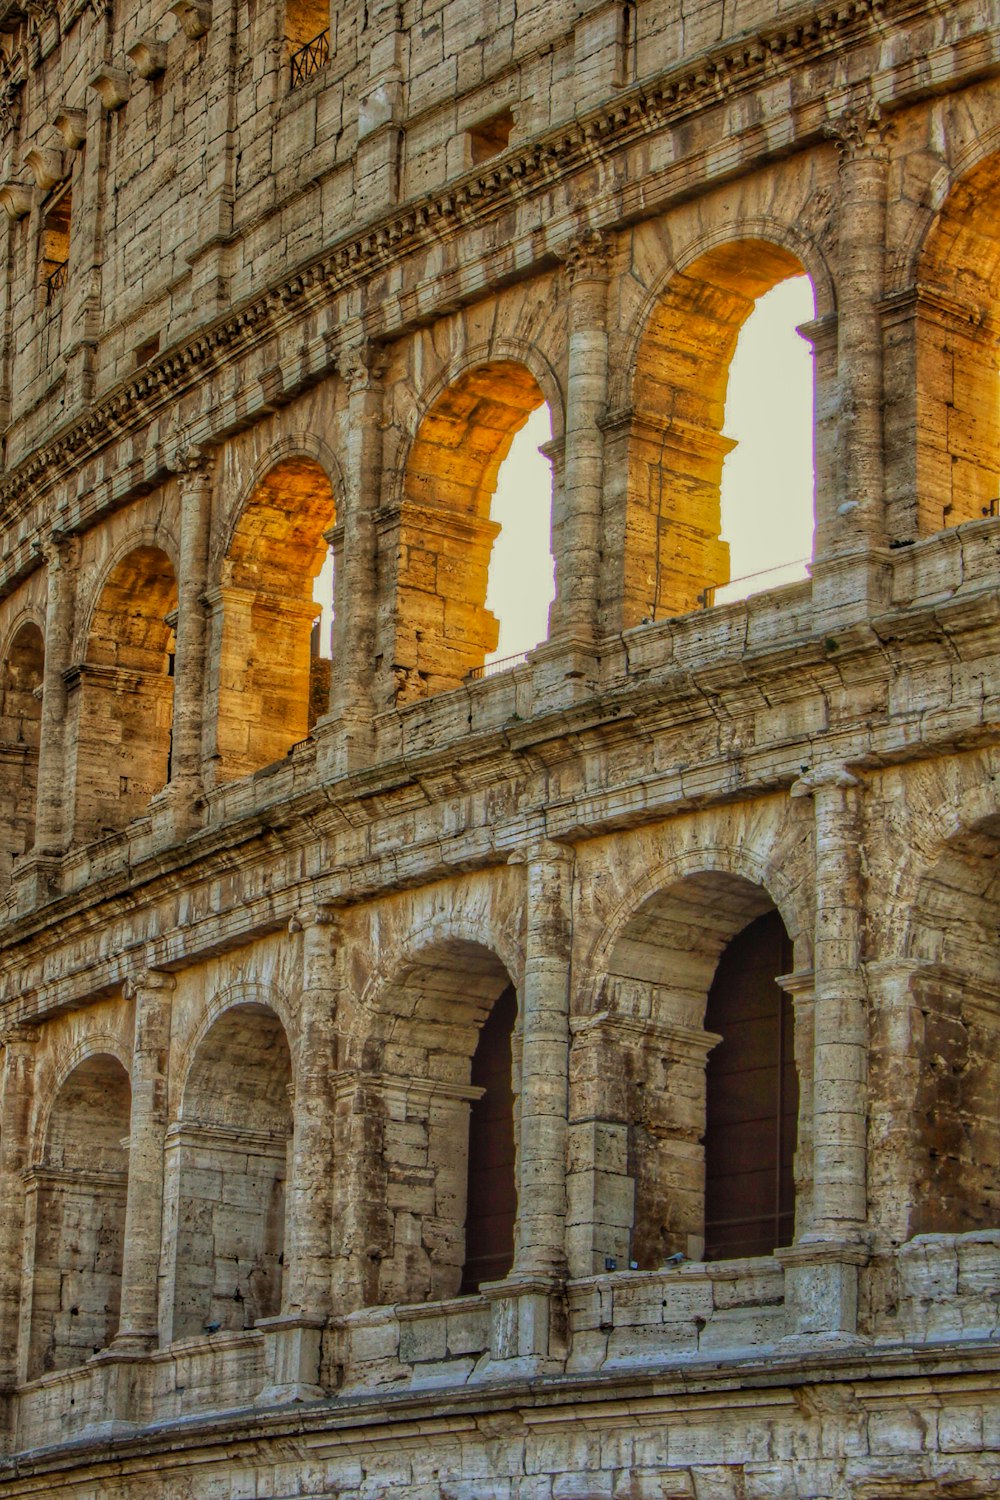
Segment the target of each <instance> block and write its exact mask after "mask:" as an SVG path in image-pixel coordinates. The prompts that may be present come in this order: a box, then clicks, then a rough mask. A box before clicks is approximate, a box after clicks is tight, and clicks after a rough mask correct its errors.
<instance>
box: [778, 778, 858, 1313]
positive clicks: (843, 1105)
mask: <svg viewBox="0 0 1000 1500" xmlns="http://www.w3.org/2000/svg"><path fill="white" fill-rule="evenodd" d="M791 794H792V796H793V797H806V796H811V797H812V799H813V817H814V823H815V851H816V852H815V861H816V877H815V878H816V927H815V936H814V971H813V1000H812V1017H813V1086H812V1098H813V1120H812V1136H813V1139H812V1180H813V1201H812V1216H811V1223H810V1225H809V1227H808V1228H807V1230H806V1233H805V1234H804V1235H802V1237H801V1239H800V1240H799V1242H798V1244H797V1245H795V1246H793V1247H791V1249H790V1250H788V1251H782V1252H780V1254H779V1258H780V1259H781V1260H782V1261H783V1263H784V1264H785V1266H786V1270H787V1271H789V1272H790V1273H791V1277H790V1287H789V1304H790V1307H791V1310H792V1314H793V1319H794V1321H795V1323H796V1329H797V1332H799V1333H842V1334H847V1335H849V1336H851V1335H853V1334H854V1332H855V1329H856V1325H857V1305H858V1267H859V1266H860V1265H863V1264H864V1263H865V1261H866V1260H867V1257H868V1242H867V1227H868V1193H867V1140H866V1130H867V1094H868V1090H867V1082H868V1005H867V994H866V990H865V981H864V977H863V975H862V972H861V962H862V951H863V950H862V937H863V926H864V884H863V878H862V870H861V840H862V826H861V808H860V798H861V788H860V784H859V782H858V779H857V777H856V776H854V775H853V774H852V773H851V772H850V771H849V770H848V769H847V768H846V766H836V765H832V766H821V767H819V768H817V770H815V771H811V772H809V773H807V774H806V775H805V776H803V777H801V778H800V779H799V780H798V781H797V782H795V784H794V785H793V787H792V789H791Z"/></svg>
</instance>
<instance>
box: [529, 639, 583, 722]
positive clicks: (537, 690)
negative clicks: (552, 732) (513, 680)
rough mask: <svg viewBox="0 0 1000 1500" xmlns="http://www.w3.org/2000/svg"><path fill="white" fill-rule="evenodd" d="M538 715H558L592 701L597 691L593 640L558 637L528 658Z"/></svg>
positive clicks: (537, 648) (533, 698)
mask: <svg viewBox="0 0 1000 1500" xmlns="http://www.w3.org/2000/svg"><path fill="white" fill-rule="evenodd" d="M528 664H529V666H530V667H531V695H532V706H533V712H534V713H535V714H544V713H555V712H558V710H560V709H564V708H570V707H572V706H573V705H574V704H577V703H582V702H584V701H585V700H586V699H587V698H592V697H593V696H594V694H595V693H596V692H597V689H598V666H597V650H596V648H595V646H594V643H593V641H585V640H575V639H572V638H570V637H563V638H559V637H557V638H556V639H555V640H551V641H544V642H543V643H542V645H540V646H536V647H535V649H534V651H532V652H531V654H530V656H529V657H528Z"/></svg>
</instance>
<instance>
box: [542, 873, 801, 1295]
mask: <svg viewBox="0 0 1000 1500" xmlns="http://www.w3.org/2000/svg"><path fill="white" fill-rule="evenodd" d="M792 968H793V963H792V954H791V945H790V943H789V940H788V937H787V935H786V930H785V927H784V925H783V922H782V919H781V916H780V915H779V913H778V912H777V911H776V909H775V907H774V904H773V902H772V901H771V899H770V897H769V896H768V894H767V892H766V891H765V890H764V889H763V888H762V887H760V886H759V885H755V884H754V883H752V882H751V881H749V880H745V879H743V878H742V877H739V876H736V875H732V874H728V873H723V872H717V871H712V872H707V871H706V872H700V873H698V874H692V875H689V876H686V877H685V878H684V879H682V880H680V881H677V882H675V883H673V884H671V885H669V886H667V887H666V888H664V889H663V890H660V891H658V892H656V893H655V894H654V895H652V896H650V897H648V898H647V900H646V901H644V902H643V903H642V904H641V905H640V906H639V907H638V908H637V910H636V911H635V912H634V913H633V914H632V916H631V917H630V918H629V920H628V921H627V922H626V923H625V925H624V927H623V928H622V930H621V932H620V933H619V935H618V936H617V938H616V940H615V942H614V945H613V947H612V950H611V953H610V955H609V958H608V960H607V972H606V975H605V978H604V980H603V981H602V992H601V995H600V1000H599V1006H598V1011H597V1014H596V1015H595V1016H594V1017H593V1019H592V1021H591V1022H590V1024H588V1025H587V1026H584V1027H582V1028H581V1029H580V1030H579V1032H578V1034H577V1036H576V1038H575V1040H574V1060H573V1065H572V1067H573V1080H574V1083H573V1089H572V1095H573V1099H574V1114H573V1117H572V1118H571V1122H570V1136H571V1142H572V1145H571V1156H572V1160H573V1167H572V1169H571V1172H570V1176H569V1181H568V1193H569V1198H570V1206H571V1220H572V1223H573V1226H574V1229H573V1235H574V1256H575V1258H576V1264H577V1265H578V1266H579V1267H580V1270H579V1274H585V1272H586V1271H587V1270H588V1269H589V1270H590V1271H599V1270H601V1269H602V1267H603V1266H604V1263H605V1261H608V1260H610V1261H614V1262H615V1264H616V1265H617V1266H618V1267H624V1266H626V1265H629V1264H630V1263H632V1264H634V1265H636V1266H637V1267H638V1269H639V1270H644V1271H645V1270H656V1269H658V1268H659V1267H661V1266H663V1265H664V1264H665V1262H666V1261H667V1260H668V1258H669V1257H671V1256H681V1257H686V1258H687V1259H688V1260H702V1259H704V1258H706V1257H707V1258H709V1259H718V1258H719V1257H721V1256H723V1255H761V1254H766V1253H770V1251H772V1250H774V1249H775V1248H776V1246H777V1245H778V1243H779V1241H781V1242H784V1243H788V1242H790V1241H791V1239H792V1237H793V1234H792V1231H793V1229H794V1222H793V1215H794V1209H795V1182H794V1181H793V1178H792V1166H793V1161H795V1163H796V1166H797V1167H798V1168H799V1169H800V1170H802V1171H807V1170H808V1162H807V1160H805V1159H803V1161H801V1162H800V1161H798V1159H797V1153H796V1147H797V1114H798V1075H797V1072H796V1059H795V1056H794V1053H793V1047H792V1042H793V1015H792V1009H791V1004H790V1002H789V1000H788V998H787V996H784V995H783V994H782V992H781V990H780V989H779V988H778V987H777V985H776V983H775V979H776V977H777V976H779V975H781V974H786V973H789V972H791V970H792ZM588 1214H589V1215H590V1216H591V1217H590V1222H589V1223H588V1222H587V1219H588ZM736 1220H738V1221H740V1222H739V1224H738V1225H737V1224H735V1223H733V1222H731V1221H736ZM588 1257H589V1268H588V1264H587V1261H588Z"/></svg>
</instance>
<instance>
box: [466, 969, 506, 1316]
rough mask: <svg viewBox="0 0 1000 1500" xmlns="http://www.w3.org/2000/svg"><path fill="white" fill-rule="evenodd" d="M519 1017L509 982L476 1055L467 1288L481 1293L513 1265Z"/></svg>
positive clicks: (481, 1035) (472, 1079)
mask: <svg viewBox="0 0 1000 1500" xmlns="http://www.w3.org/2000/svg"><path fill="white" fill-rule="evenodd" d="M516 1021H517V994H516V993H515V990H514V986H513V985H510V984H509V985H508V986H507V988H506V989H505V990H504V992H503V994H502V995H500V996H499V998H498V999H497V1000H496V1001H495V1002H494V1004H493V1009H492V1010H491V1011H490V1013H489V1015H488V1016H487V1017H486V1020H485V1021H484V1022H483V1025H482V1029H481V1030H480V1033H479V1040H478V1041H477V1043H476V1050H475V1052H474V1053H473V1054H472V1069H471V1076H470V1082H471V1084H472V1087H473V1088H474V1089H482V1093H481V1094H480V1096H479V1098H478V1099H474V1100H473V1101H472V1109H471V1111H470V1114H469V1158H468V1170H467V1172H466V1184H467V1187H466V1211H465V1265H464V1266H463V1268H462V1284H461V1288H460V1290H461V1291H462V1292H478V1290H479V1288H480V1285H481V1284H482V1282H484V1281H500V1280H502V1278H503V1277H504V1276H506V1275H507V1274H508V1273H509V1271H510V1268H511V1266H512V1265H513V1263H514V1225H515V1221H516V1219H517V1184H516V1181H515V1177H514V1172H515V1158H516V1150H515V1144H514V1085H513V1067H514V1058H513V1041H514V1025H515V1023H516Z"/></svg>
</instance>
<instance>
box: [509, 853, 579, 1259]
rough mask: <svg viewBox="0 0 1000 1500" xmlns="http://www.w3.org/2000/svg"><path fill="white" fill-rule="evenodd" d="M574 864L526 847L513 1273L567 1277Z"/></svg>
mask: <svg viewBox="0 0 1000 1500" xmlns="http://www.w3.org/2000/svg"><path fill="white" fill-rule="evenodd" d="M574 859H575V856H574V853H573V850H572V849H569V848H566V847H564V846H563V845H561V844H556V843H553V842H551V841H550V840H548V839H544V838H542V839H537V840H534V841H532V842H531V843H530V844H529V847H528V856H527V871H526V875H527V891H526V902H527V922H526V934H525V956H524V984H523V987H522V993H521V996H520V1004H521V1028H522V1058H521V1097H520V1137H519V1151H518V1206H517V1220H518V1231H517V1250H516V1254H515V1257H514V1275H515V1276H527V1277H545V1278H554V1279H558V1278H560V1277H562V1276H564V1275H565V1273H566V1133H567V1115H568V1099H569V1042H570V1036H569V986H570V952H571V944H572V924H573V916H572V899H573V866H574Z"/></svg>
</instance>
